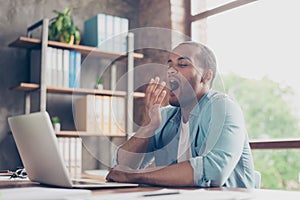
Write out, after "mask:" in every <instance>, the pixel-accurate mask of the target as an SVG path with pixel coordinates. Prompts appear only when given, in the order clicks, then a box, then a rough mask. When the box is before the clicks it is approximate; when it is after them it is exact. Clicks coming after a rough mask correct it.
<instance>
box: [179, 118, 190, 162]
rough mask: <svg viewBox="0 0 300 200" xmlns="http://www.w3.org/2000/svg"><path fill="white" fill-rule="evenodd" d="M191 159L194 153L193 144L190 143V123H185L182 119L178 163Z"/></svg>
mask: <svg viewBox="0 0 300 200" xmlns="http://www.w3.org/2000/svg"><path fill="white" fill-rule="evenodd" d="M191 157H192V152H191V143H190V126H189V121H187V122H186V123H184V122H183V119H182V117H181V124H180V135H179V142H178V157H177V161H178V162H183V161H186V160H189V159H190V158H191Z"/></svg>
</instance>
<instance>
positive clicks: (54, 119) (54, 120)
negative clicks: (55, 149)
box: [51, 116, 60, 132]
mask: <svg viewBox="0 0 300 200" xmlns="http://www.w3.org/2000/svg"><path fill="white" fill-rule="evenodd" d="M51 120H52V124H53V128H54V131H56V132H58V131H60V122H59V117H57V116H55V117H52V118H51Z"/></svg>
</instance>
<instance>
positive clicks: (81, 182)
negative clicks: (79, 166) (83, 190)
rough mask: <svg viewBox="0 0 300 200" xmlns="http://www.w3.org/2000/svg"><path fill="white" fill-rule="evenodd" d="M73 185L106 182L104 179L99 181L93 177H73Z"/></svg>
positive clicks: (102, 183) (101, 183)
mask: <svg viewBox="0 0 300 200" xmlns="http://www.w3.org/2000/svg"><path fill="white" fill-rule="evenodd" d="M72 184H73V185H95V184H97V185H104V184H106V182H103V181H97V180H92V179H72Z"/></svg>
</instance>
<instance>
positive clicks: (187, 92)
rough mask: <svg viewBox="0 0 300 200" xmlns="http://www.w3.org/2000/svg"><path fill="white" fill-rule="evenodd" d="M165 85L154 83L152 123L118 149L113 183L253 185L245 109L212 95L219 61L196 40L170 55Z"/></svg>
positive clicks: (111, 174) (148, 97) (150, 96)
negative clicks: (166, 103)
mask: <svg viewBox="0 0 300 200" xmlns="http://www.w3.org/2000/svg"><path fill="white" fill-rule="evenodd" d="M167 74H168V81H169V85H170V91H169V103H170V105H171V106H167V107H164V108H161V109H160V107H161V103H162V101H163V99H164V98H165V96H166V94H167V91H166V88H165V86H166V83H165V82H161V83H160V81H159V78H158V77H156V78H155V79H151V81H150V83H149V86H148V87H147V90H146V111H147V113H149V120H147V121H146V122H145V124H144V125H143V126H142V127H141V128H140V129H139V130H138V131H137V133H136V134H135V135H134V136H133V137H131V138H130V139H129V140H128V141H127V142H125V143H124V144H123V145H122V146H121V147H120V148H119V149H118V151H117V154H116V158H115V162H116V166H115V167H114V168H113V169H112V170H111V171H110V172H109V174H108V175H107V177H106V178H107V180H109V181H119V182H134V183H144V184H153V185H161V186H199V187H219V186H226V187H244V188H249V187H250V188H251V187H254V178H253V177H254V166H253V160H252V155H251V150H250V147H249V143H248V135H247V131H246V128H245V123H244V118H243V114H242V111H241V109H240V107H239V106H238V105H237V103H235V102H234V101H233V100H232V99H231V98H230V97H228V96H227V95H225V94H222V93H219V92H216V91H213V90H212V89H211V87H212V83H213V80H214V77H215V74H216V59H215V57H214V55H213V53H212V52H211V50H209V49H208V48H207V47H205V46H204V45H202V44H198V43H195V42H184V43H181V44H180V45H178V46H177V47H176V48H175V49H173V51H172V52H171V53H170V55H169V59H168V72H167Z"/></svg>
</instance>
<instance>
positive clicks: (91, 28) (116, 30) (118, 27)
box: [83, 14, 129, 53]
mask: <svg viewBox="0 0 300 200" xmlns="http://www.w3.org/2000/svg"><path fill="white" fill-rule="evenodd" d="M128 28H129V21H128V19H126V18H122V17H118V16H112V15H106V14H97V15H95V16H93V17H91V18H90V19H88V20H86V21H85V22H84V37H83V43H84V44H85V45H87V46H93V47H97V48H99V49H101V50H104V51H111V52H117V53H124V52H127V34H128Z"/></svg>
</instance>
